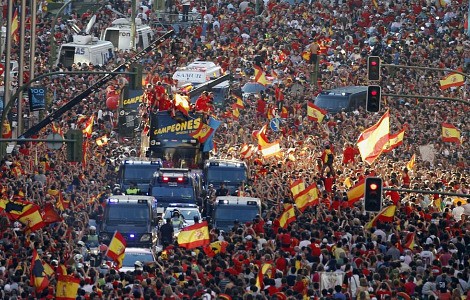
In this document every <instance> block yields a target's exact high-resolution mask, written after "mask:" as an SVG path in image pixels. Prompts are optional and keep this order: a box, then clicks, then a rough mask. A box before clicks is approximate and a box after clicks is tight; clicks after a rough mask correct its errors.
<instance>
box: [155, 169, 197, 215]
mask: <svg viewBox="0 0 470 300" xmlns="http://www.w3.org/2000/svg"><path fill="white" fill-rule="evenodd" d="M148 194H149V195H150V196H153V197H155V198H156V199H157V214H158V215H163V213H164V212H165V210H166V208H167V207H168V206H170V204H175V203H178V204H181V205H184V204H194V205H196V204H197V201H198V189H197V182H196V180H195V178H194V176H193V174H192V173H191V171H190V170H189V169H186V168H161V169H159V170H158V171H157V172H155V173H154V175H153V178H152V181H151V182H150V185H149V191H148Z"/></svg>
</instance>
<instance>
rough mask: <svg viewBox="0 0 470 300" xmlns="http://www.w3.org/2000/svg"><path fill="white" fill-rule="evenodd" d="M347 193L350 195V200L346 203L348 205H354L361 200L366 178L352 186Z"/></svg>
mask: <svg viewBox="0 0 470 300" xmlns="http://www.w3.org/2000/svg"><path fill="white" fill-rule="evenodd" d="M346 195H347V197H348V202H347V203H346V204H345V206H347V207H352V206H353V204H354V203H356V202H357V201H359V200H360V199H361V198H362V197H363V196H364V179H362V180H360V181H359V182H358V183H356V184H355V185H354V186H353V187H352V188H350V189H349V190H348V191H347V192H346Z"/></svg>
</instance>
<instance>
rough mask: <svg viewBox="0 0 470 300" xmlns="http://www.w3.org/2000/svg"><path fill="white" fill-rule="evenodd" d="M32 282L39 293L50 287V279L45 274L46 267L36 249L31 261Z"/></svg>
mask: <svg viewBox="0 0 470 300" xmlns="http://www.w3.org/2000/svg"><path fill="white" fill-rule="evenodd" d="M30 281H31V285H32V286H34V288H35V289H36V291H37V292H41V291H42V290H44V289H46V288H47V287H48V286H49V279H48V278H47V276H46V273H45V272H44V266H43V265H42V261H41V258H40V257H39V255H38V252H37V251H36V249H34V250H33V258H32V260H31V275H30Z"/></svg>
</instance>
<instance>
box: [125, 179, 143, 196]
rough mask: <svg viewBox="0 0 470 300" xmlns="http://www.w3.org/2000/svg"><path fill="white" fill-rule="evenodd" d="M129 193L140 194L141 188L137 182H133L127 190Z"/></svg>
mask: <svg viewBox="0 0 470 300" xmlns="http://www.w3.org/2000/svg"><path fill="white" fill-rule="evenodd" d="M126 194H127V195H138V194H140V189H139V188H138V187H137V183H135V182H131V186H130V187H129V188H128V189H127V190H126Z"/></svg>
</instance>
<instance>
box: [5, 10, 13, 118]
mask: <svg viewBox="0 0 470 300" xmlns="http://www.w3.org/2000/svg"><path fill="white" fill-rule="evenodd" d="M12 18H13V1H7V30H6V37H5V66H4V68H3V69H4V71H3V72H4V74H5V76H4V78H5V80H4V87H5V89H4V106H3V107H8V104H9V103H10V99H11V89H10V86H11V78H10V71H11V68H10V60H11V39H12V30H11V29H12V28H11V27H12V26H11V25H12ZM3 113H4V114H5V113H8V111H6V110H4V111H3Z"/></svg>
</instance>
